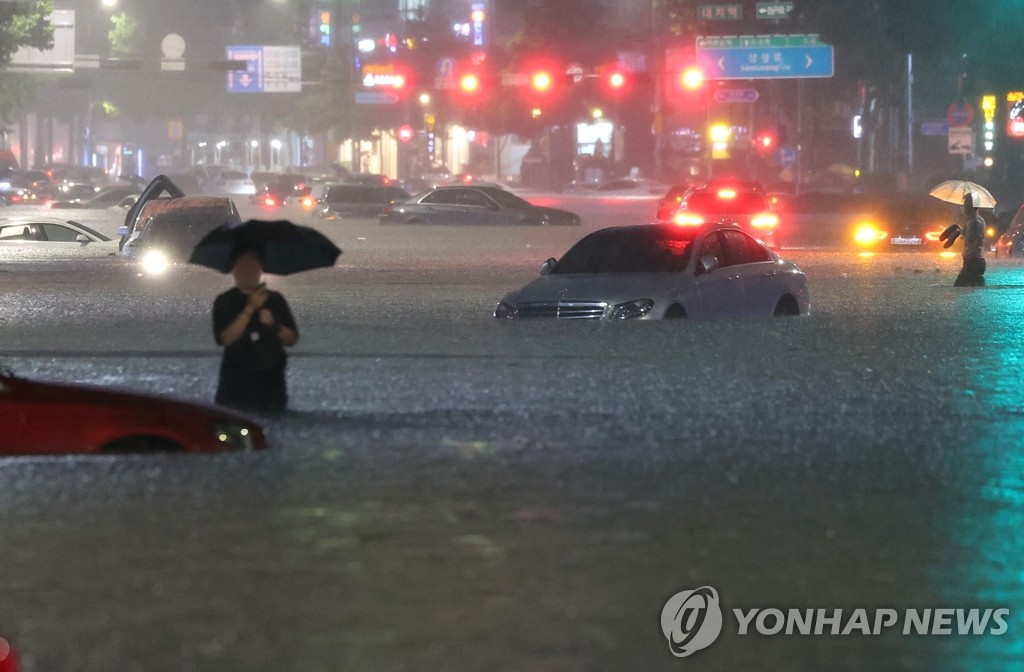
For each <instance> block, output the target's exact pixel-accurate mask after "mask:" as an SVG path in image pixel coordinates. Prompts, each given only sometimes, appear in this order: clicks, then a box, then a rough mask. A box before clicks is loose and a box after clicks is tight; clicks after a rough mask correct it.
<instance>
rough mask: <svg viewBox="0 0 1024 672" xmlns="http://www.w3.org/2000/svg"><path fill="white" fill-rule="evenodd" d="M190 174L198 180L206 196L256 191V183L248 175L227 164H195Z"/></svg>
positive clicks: (244, 194) (253, 192)
mask: <svg viewBox="0 0 1024 672" xmlns="http://www.w3.org/2000/svg"><path fill="white" fill-rule="evenodd" d="M190 174H191V175H193V176H194V177H195V178H196V179H197V180H198V181H199V185H200V186H201V187H202V192H203V193H204V194H206V195H208V196H219V195H232V196H252V195H253V194H255V193H256V185H255V183H253V181H252V180H251V179H249V176H248V175H246V174H245V173H243V172H242V171H240V170H235V169H233V168H228V167H227V166H218V165H211V166H195V167H194V168H193V169H192V170H191V171H190Z"/></svg>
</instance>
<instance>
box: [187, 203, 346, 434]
mask: <svg viewBox="0 0 1024 672" xmlns="http://www.w3.org/2000/svg"><path fill="white" fill-rule="evenodd" d="M340 254H341V250H340V249H338V248H337V247H336V246H335V245H334V244H333V243H331V241H329V240H328V239H327V238H325V237H324V236H323V234H321V233H319V232H318V231H315V230H314V229H311V228H309V227H306V226H297V225H295V224H292V223H291V222H288V221H276V222H264V221H256V220H253V221H249V222H245V223H243V224H224V225H222V226H219V227H217V228H216V229H214V230H213V231H211V232H210V233H209V234H208V235H207V236H206V237H205V238H203V240H201V241H199V243H198V244H197V245H196V247H195V249H194V250H192V256H191V257H190V258H189V263H191V264H198V265H201V266H206V267H209V268H213V269H215V270H218V271H220V272H222V273H228V272H230V273H231V274H232V275H233V276H234V279H235V286H234V287H233V288H232V289H230V290H228V291H226V292H224V293H223V294H221V295H220V296H218V297H217V298H216V300H215V301H214V304H213V335H214V338H215V339H216V341H217V343H218V344H220V345H223V346H224V358H223V360H222V362H221V368H220V379H219V382H218V386H217V397H216V401H217V403H219V404H223V405H225V406H231V407H234V408H238V409H241V410H247V411H252V412H257V413H270V414H276V413H282V412H284V411H285V409H286V407H287V404H288V393H287V386H286V381H285V369H286V366H287V359H288V358H287V355H286V353H285V348H287V347H291V346H293V345H295V343H297V342H298V340H299V331H298V328H297V327H296V326H295V319H294V317H292V312H291V309H290V308H289V306H288V302H287V301H285V299H284V297H283V296H281V294H279V293H277V292H273V291H269V290H268V289H267V288H266V284H265V283H264V281H263V274H264V273H273V274H276V275H290V274H292V273H298V272H300V271H306V270H310V269H314V268H323V267H329V266H333V265H334V262H335V261H336V260H337V258H338V256H339V255H340Z"/></svg>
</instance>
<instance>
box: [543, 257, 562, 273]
mask: <svg viewBox="0 0 1024 672" xmlns="http://www.w3.org/2000/svg"><path fill="white" fill-rule="evenodd" d="M557 263H558V260H557V259H555V258H554V257H551V258H550V259H548V260H547V261H545V262H544V263H543V264H541V265H540V274H541V275H550V274H551V271H553V270H555V264H557Z"/></svg>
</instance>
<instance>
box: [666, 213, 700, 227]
mask: <svg viewBox="0 0 1024 672" xmlns="http://www.w3.org/2000/svg"><path fill="white" fill-rule="evenodd" d="M672 221H674V222H675V223H676V224H679V225H680V226H700V225H701V224H703V223H704V218H703V217H701V216H700V215H694V214H692V213H689V212H680V213H678V214H677V215H676V216H675V218H674V219H673V220H672Z"/></svg>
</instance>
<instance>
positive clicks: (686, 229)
mask: <svg viewBox="0 0 1024 672" xmlns="http://www.w3.org/2000/svg"><path fill="white" fill-rule="evenodd" d="M809 311H810V295H809V293H808V291H807V280H806V278H805V276H804V273H803V271H801V270H800V268H799V267H797V266H796V264H793V263H791V262H788V261H785V260H784V259H782V258H781V257H780V256H778V255H777V254H776V253H774V252H773V251H772V250H770V249H769V248H768V247H767V246H766V245H765V244H764V243H762V242H760V241H758V240H756V239H755V238H753V237H752V236H750V235H749V234H747V233H745V232H744V231H742V230H741V229H740V228H739V227H737V226H736V225H726V224H717V223H711V224H701V225H697V226H678V225H675V224H665V223H661V224H647V225H640V226H623V227H614V228H610V229H602V230H600V231H596V232H594V233H592V234H590V235H588V236H586V237H585V238H583V239H582V240H581V241H579V242H578V243H576V244H575V245H574V246H573V247H572V248H571V249H570V250H569V251H568V252H566V253H565V255H564V256H563V257H562V258H561V259H558V260H555V259H548V260H547V261H546V262H544V265H543V266H542V267H541V277H540V278H538V279H537V280H534V281H533V282H531V283H530V284H528V285H526V286H525V287H523V288H522V289H519V290H517V291H515V292H512V293H510V294H508V295H506V296H505V297H504V298H503V299H502V300H501V302H500V303H498V306H497V308H496V309H495V311H494V316H495V317H497V318H504V319H527V318H546V319H559V320H629V319H643V320H654V319H678V318H714V317H772V316H776V317H782V316H796V315H806V314H808V312H809Z"/></svg>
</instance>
